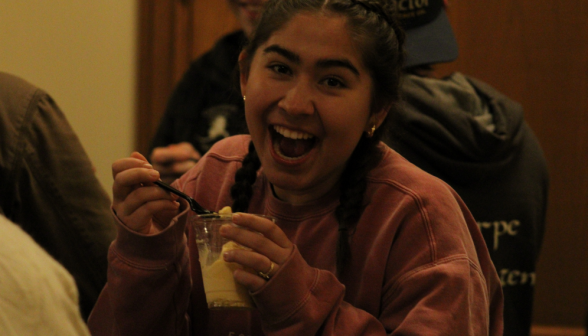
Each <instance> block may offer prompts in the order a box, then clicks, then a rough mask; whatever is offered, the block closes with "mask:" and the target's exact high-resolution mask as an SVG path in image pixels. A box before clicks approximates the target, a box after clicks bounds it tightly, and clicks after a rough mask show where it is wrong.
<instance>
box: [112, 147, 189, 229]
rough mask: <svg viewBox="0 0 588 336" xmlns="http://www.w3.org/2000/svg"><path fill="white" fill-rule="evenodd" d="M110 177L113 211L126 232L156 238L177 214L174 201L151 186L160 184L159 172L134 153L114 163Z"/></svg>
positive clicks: (166, 193) (163, 191)
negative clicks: (129, 231)
mask: <svg viewBox="0 0 588 336" xmlns="http://www.w3.org/2000/svg"><path fill="white" fill-rule="evenodd" d="M112 176H113V178H114V184H113V186H112V192H113V201H112V207H113V209H114V211H115V213H116V215H117V217H118V218H119V219H120V220H121V221H122V222H123V223H124V224H125V225H126V226H127V227H128V228H129V229H131V230H133V231H136V232H139V233H143V234H155V233H158V232H160V231H161V230H163V229H165V228H166V227H167V225H168V224H169V222H170V221H171V219H172V218H173V217H174V216H176V215H177V214H178V209H179V205H180V204H179V203H178V202H177V201H176V199H177V197H176V196H175V195H172V194H170V193H168V192H167V191H165V190H163V189H161V188H160V187H158V186H157V185H155V184H153V182H155V181H157V180H159V172H158V171H157V170H155V169H153V167H152V166H151V165H150V164H149V162H148V161H147V159H145V157H144V156H143V155H141V154H139V153H137V152H135V153H133V154H131V156H130V157H128V158H124V159H120V160H117V161H115V162H114V163H113V164H112ZM154 219H155V220H154Z"/></svg>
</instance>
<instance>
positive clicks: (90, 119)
mask: <svg viewBox="0 0 588 336" xmlns="http://www.w3.org/2000/svg"><path fill="white" fill-rule="evenodd" d="M136 11H137V10H136V2H135V1H132V0H100V1H73V0H69V1H68V0H61V1H44V0H28V1H3V2H2V5H1V6H0V71H4V72H8V73H12V74H14V75H18V76H20V77H22V78H24V79H26V80H28V81H30V82H32V83H33V84H35V85H37V86H39V87H41V88H43V89H44V90H46V91H47V92H48V93H49V94H51V95H52V96H53V98H54V99H55V100H56V101H57V103H58V105H59V106H60V107H61V109H62V110H63V111H64V113H65V115H66V116H67V118H68V119H69V122H70V123H71V124H72V127H73V128H74V130H75V131H76V132H77V134H78V136H79V137H80V140H81V142H82V145H83V146H84V148H85V149H86V152H87V153H88V155H89V156H90V159H91V160H92V162H93V163H94V166H95V167H96V174H97V176H98V178H99V180H100V181H101V183H102V184H103V185H104V187H105V189H106V190H107V191H108V192H109V193H110V194H111V193H112V192H111V187H112V177H111V173H110V165H111V163H112V162H113V161H114V160H116V159H118V158H121V157H124V156H127V155H128V154H129V153H130V152H131V151H132V149H133V139H134V134H133V129H134V128H133V124H134V108H135V77H136V76H135V73H136V66H135V63H136V61H135V60H136V57H135V50H136V43H135V41H136V17H137V13H136Z"/></svg>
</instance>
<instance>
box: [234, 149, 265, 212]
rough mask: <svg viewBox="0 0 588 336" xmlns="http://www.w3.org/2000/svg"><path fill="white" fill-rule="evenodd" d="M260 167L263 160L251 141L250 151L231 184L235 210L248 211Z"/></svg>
mask: <svg viewBox="0 0 588 336" xmlns="http://www.w3.org/2000/svg"><path fill="white" fill-rule="evenodd" d="M259 167H261V162H260V161H259V158H258V157H257V152H256V151H255V147H254V146H253V142H250V143H249V153H248V154H247V155H246V156H245V158H244V159H243V165H242V166H241V168H239V170H237V172H236V173H235V184H233V186H231V197H232V198H233V206H232V207H231V208H232V209H233V211H234V212H247V208H248V207H249V201H250V200H251V196H252V195H253V183H255V180H256V179H257V170H258V169H259Z"/></svg>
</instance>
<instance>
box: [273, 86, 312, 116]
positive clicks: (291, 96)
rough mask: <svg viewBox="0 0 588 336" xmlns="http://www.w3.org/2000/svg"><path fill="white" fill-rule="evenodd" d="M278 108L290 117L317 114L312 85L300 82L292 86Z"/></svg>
mask: <svg viewBox="0 0 588 336" xmlns="http://www.w3.org/2000/svg"><path fill="white" fill-rule="evenodd" d="M278 106H279V107H280V108H281V109H283V110H284V111H286V112H287V113H288V114H290V115H312V114H313V113H314V112H315V106H314V101H313V90H312V86H311V84H310V83H308V82H307V81H304V80H298V81H296V83H294V85H292V86H291V87H290V88H289V89H288V91H287V92H286V94H285V95H284V97H283V98H282V99H281V100H280V102H279V103H278Z"/></svg>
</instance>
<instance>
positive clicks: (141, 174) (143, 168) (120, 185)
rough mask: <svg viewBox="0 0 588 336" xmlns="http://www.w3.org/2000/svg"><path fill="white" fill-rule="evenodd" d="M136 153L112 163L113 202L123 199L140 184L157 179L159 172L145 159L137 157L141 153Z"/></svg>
mask: <svg viewBox="0 0 588 336" xmlns="http://www.w3.org/2000/svg"><path fill="white" fill-rule="evenodd" d="M136 154H137V155H135V153H133V155H132V156H131V157H129V158H124V159H120V160H117V161H115V162H114V163H113V164H112V176H113V178H114V184H113V186H112V193H113V198H114V201H115V202H120V201H123V200H124V199H125V198H126V197H127V195H128V194H130V193H131V192H132V191H133V190H135V189H136V188H138V187H140V186H141V185H142V184H147V185H150V184H151V183H153V182H154V181H157V180H158V179H159V172H157V171H156V170H154V169H153V167H152V166H151V165H150V164H149V163H148V162H147V161H144V160H142V159H140V158H138V156H139V155H141V154H138V153H136ZM133 156H134V157H133ZM141 156H142V155H141Z"/></svg>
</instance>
